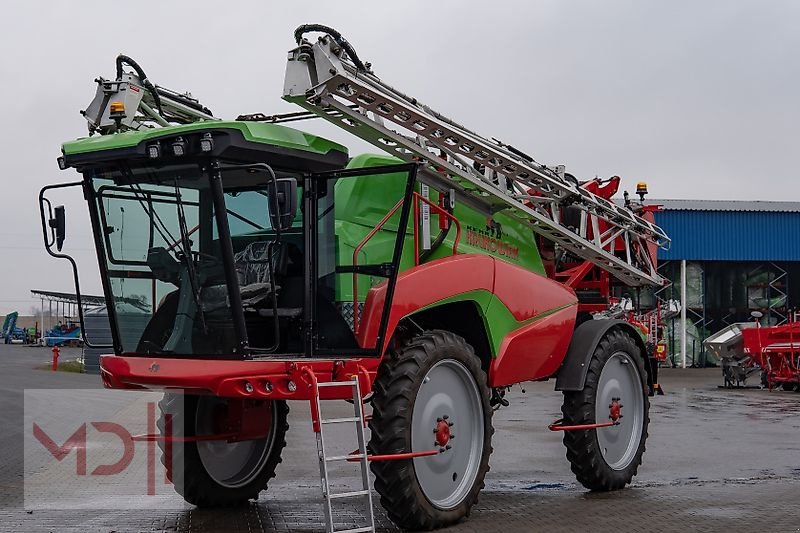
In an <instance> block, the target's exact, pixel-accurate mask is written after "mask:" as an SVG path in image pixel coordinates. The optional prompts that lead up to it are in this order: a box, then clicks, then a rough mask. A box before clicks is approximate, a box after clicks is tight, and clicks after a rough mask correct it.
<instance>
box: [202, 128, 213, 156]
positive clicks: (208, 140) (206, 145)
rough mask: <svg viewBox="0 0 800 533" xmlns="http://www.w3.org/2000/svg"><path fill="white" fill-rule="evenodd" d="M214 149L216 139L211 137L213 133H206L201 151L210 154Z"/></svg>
mask: <svg viewBox="0 0 800 533" xmlns="http://www.w3.org/2000/svg"><path fill="white" fill-rule="evenodd" d="M213 149H214V139H213V138H212V137H211V133H209V132H206V133H204V134H203V136H202V137H201V138H200V151H201V152H210V151H211V150H213Z"/></svg>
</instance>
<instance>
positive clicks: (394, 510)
mask: <svg viewBox="0 0 800 533" xmlns="http://www.w3.org/2000/svg"><path fill="white" fill-rule="evenodd" d="M374 393H375V394H374V396H373V400H372V406H373V411H372V419H371V421H370V429H371V431H372V437H371V440H370V443H369V449H370V453H372V454H379V455H383V454H395V453H404V452H409V451H414V452H419V451H427V450H432V449H439V450H440V451H441V453H439V454H438V455H436V456H433V457H418V458H414V459H403V460H394V461H374V462H372V463H371V468H372V472H373V473H374V474H375V490H376V491H377V492H378V494H380V497H381V498H380V499H381V505H383V507H384V509H386V512H387V514H388V515H389V518H390V519H391V520H392V521H393V522H394V523H395V524H397V525H398V526H400V527H402V528H404V529H415V530H419V529H426V530H428V529H434V528H439V527H444V526H447V525H450V524H454V523H456V522H458V521H459V520H461V519H462V518H464V517H465V516H468V515H469V512H470V510H471V509H472V506H473V505H475V503H476V502H477V501H478V493H479V492H480V490H481V489H482V488H483V480H484V477H485V476H486V472H487V471H488V470H489V455H490V454H491V452H492V447H491V439H492V433H493V432H494V430H493V428H492V409H491V407H490V405H489V388H488V386H487V379H486V373H485V372H484V371H483V369H481V365H480V361H479V360H478V358H477V357H476V356H475V352H474V350H473V349H472V346H470V345H469V344H468V343H467V342H466V341H465V340H464V339H462V338H461V337H459V336H457V335H454V334H452V333H450V332H447V331H440V330H435V331H428V332H425V333H423V334H422V335H420V336H418V337H416V338H414V339H413V340H412V341H411V342H410V343H409V344H407V345H406V346H404V347H403V348H402V349H400V350H399V351H398V352H397V353H394V354H392V355H387V356H386V357H385V358H384V360H383V362H382V363H381V366H380V367H379V369H378V376H377V379H376V381H375V387H374ZM456 436H457V437H458V438H457V439H456V438H455V437H456Z"/></svg>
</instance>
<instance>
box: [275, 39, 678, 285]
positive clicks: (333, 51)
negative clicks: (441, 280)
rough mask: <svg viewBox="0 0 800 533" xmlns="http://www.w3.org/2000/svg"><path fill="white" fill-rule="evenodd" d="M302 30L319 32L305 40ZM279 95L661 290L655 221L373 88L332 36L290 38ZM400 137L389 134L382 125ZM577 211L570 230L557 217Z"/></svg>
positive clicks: (396, 94) (661, 240)
mask: <svg viewBox="0 0 800 533" xmlns="http://www.w3.org/2000/svg"><path fill="white" fill-rule="evenodd" d="M305 31H325V32H327V33H326V35H324V36H323V37H321V38H320V39H319V40H318V41H317V42H316V43H314V44H312V43H310V42H309V41H307V40H305V39H303V38H302V34H303V33H304V32H305ZM295 37H296V39H297V41H298V47H297V48H295V49H294V50H291V51H290V52H289V59H288V64H287V68H286V78H285V81H284V95H283V98H284V99H285V100H287V101H290V102H294V103H296V104H298V105H300V106H301V107H303V108H305V109H306V110H307V111H309V112H311V113H313V114H314V115H316V116H319V117H322V118H324V119H325V120H327V121H329V122H331V123H333V124H335V125H337V126H338V127H340V128H342V129H344V130H346V131H349V132H351V133H353V134H354V135H356V136H358V137H360V138H361V139H363V140H365V141H367V142H369V143H371V144H373V145H375V146H377V147H378V148H380V149H382V150H384V151H386V152H388V153H389V154H391V155H393V156H396V157H398V158H400V159H403V160H406V161H422V162H425V163H427V165H425V168H423V169H422V179H423V181H424V182H426V183H428V184H431V185H432V186H434V187H436V188H438V189H439V190H443V191H448V190H450V189H454V190H456V191H458V192H459V193H460V194H459V200H460V201H464V202H467V203H468V204H470V205H472V206H474V207H476V208H478V209H481V210H483V211H484V212H486V213H487V214H489V215H491V214H492V213H495V212H497V211H501V210H506V211H508V212H510V214H512V216H514V217H515V218H518V219H519V220H522V221H527V222H528V223H529V224H530V225H531V227H532V229H533V230H534V231H535V232H537V233H538V234H539V235H541V236H543V237H544V238H546V239H548V240H550V241H552V242H554V243H556V244H557V245H559V246H560V247H562V248H563V249H565V250H567V251H569V252H570V253H572V254H574V255H576V256H578V257H581V258H583V259H585V260H588V261H590V262H592V264H594V265H597V266H598V267H600V268H602V269H604V270H607V271H608V272H610V273H611V274H613V275H614V276H615V277H617V278H618V279H620V280H621V281H623V282H625V283H626V284H628V285H631V286H642V285H661V284H662V283H663V278H662V277H661V276H660V275H659V274H658V272H657V271H656V268H655V265H654V264H653V259H652V256H651V252H652V248H653V245H655V246H658V247H666V246H668V244H669V237H667V235H666V233H665V232H664V231H663V230H662V229H661V228H659V227H658V226H657V225H656V224H654V223H652V222H649V221H647V220H645V219H644V218H642V217H640V216H638V215H637V214H635V213H634V212H633V211H632V210H631V209H629V208H628V207H626V206H622V205H617V204H615V203H614V202H612V201H610V200H606V199H605V198H601V197H599V196H597V195H595V194H592V193H591V192H589V191H587V190H585V189H584V188H582V187H580V186H579V185H578V184H577V182H574V181H572V180H570V179H567V176H566V175H565V173H564V167H563V166H559V167H555V168H552V167H547V166H544V165H541V164H539V163H537V162H536V161H534V160H533V158H531V157H530V156H528V155H526V154H524V153H523V152H521V151H519V150H517V149H516V148H514V147H513V146H510V145H507V144H504V143H502V142H500V141H498V140H496V139H492V140H489V139H486V138H484V137H482V136H480V135H478V134H476V133H474V132H472V131H470V130H468V129H466V128H465V127H463V126H461V125H460V124H457V123H456V122H454V121H452V120H450V119H448V118H446V117H444V116H443V115H441V114H440V113H437V112H436V111H434V110H433V109H431V108H430V107H428V106H426V105H424V104H423V103H422V102H420V101H419V100H417V99H416V98H412V97H410V96H407V95H405V94H403V93H401V92H400V91H398V90H396V89H394V88H393V87H391V86H389V85H387V84H385V83H384V82H382V81H381V80H380V79H379V78H378V77H377V76H375V75H374V74H373V73H372V71H371V70H370V69H369V66H368V65H364V64H363V63H361V61H360V60H358V59H357V57H356V58H355V59H354V56H355V52H354V51H353V50H352V47H350V46H349V44H348V43H346V41H344V40H343V39H342V38H341V36H340V35H339V34H338V33H337V32H335V30H331V29H330V28H324V27H320V26H306V27H302V26H301V27H300V28H298V30H297V32H295ZM390 125H391V126H393V127H395V128H399V130H400V131H396V130H394V129H390V127H389V126H390ZM568 208H569V209H578V210H579V217H578V218H577V219H576V218H575V217H571V220H578V223H577V225H574V223H573V224H567V223H565V222H564V220H562V213H563V212H564V211H565V210H566V209H568Z"/></svg>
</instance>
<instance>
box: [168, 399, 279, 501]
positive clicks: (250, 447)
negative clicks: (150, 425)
mask: <svg viewBox="0 0 800 533" xmlns="http://www.w3.org/2000/svg"><path fill="white" fill-rule="evenodd" d="M229 401H234V400H228V399H225V398H219V397H216V396H194V395H189V394H186V395H181V394H171V393H167V394H165V395H164V398H163V399H162V400H161V401H160V402H159V408H160V409H161V417H160V418H159V420H158V427H159V430H160V431H161V434H162V435H163V434H165V433H166V431H165V429H166V428H165V426H166V420H167V418H166V417H167V415H171V417H172V431H171V432H172V434H173V435H174V436H178V437H183V436H186V437H191V436H200V435H211V434H218V433H221V432H224V430H220V428H219V426H220V425H222V424H224V421H225V417H226V412H225V410H226V409H227V406H228V402H229ZM238 401H241V400H238ZM257 407H258V408H260V409H263V411H264V415H265V416H264V428H263V429H264V431H265V433H266V436H265V438H263V439H258V440H245V441H240V442H228V441H226V440H211V441H190V442H179V441H175V442H172V443H170V444H168V443H166V442H164V441H161V440H159V447H160V448H161V452H162V456H161V462H162V463H163V465H164V467H165V468H166V470H167V477H168V478H169V480H170V481H172V484H173V486H174V487H175V491H176V492H177V493H178V494H180V495H181V496H183V499H184V500H186V501H187V502H188V503H191V504H193V505H196V506H198V507H223V506H231V505H237V504H241V503H244V502H246V501H247V500H250V499H254V498H258V494H259V492H261V491H262V490H266V488H267V482H268V481H269V480H270V479H272V478H273V477H275V469H276V468H277V466H278V464H279V463H280V462H281V451H282V450H283V448H284V447H285V446H286V431H287V430H288V429H289V424H288V423H287V421H286V418H287V415H288V413H289V407H288V406H287V405H286V402H285V401H265V402H261V404H260V405H259V406H257Z"/></svg>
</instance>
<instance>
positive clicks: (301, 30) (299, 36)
mask: <svg viewBox="0 0 800 533" xmlns="http://www.w3.org/2000/svg"><path fill="white" fill-rule="evenodd" d="M315 31H318V32H320V33H327V34H328V35H330V37H331V39H333V41H334V42H335V43H336V44H338V45H339V46H341V47H342V49H343V50H344V51H345V52H347V56H348V57H349V58H350V60H351V61H352V62H353V64H354V65H355V66H356V68H357V69H358V70H360V71H362V72H369V69H368V68H367V67H366V66H365V65H364V63H362V62H361V60H360V59H359V58H358V54H356V50H355V48H353V45H351V44H350V43H349V42H347V39H345V38H344V37H343V36H342V34H341V33H339V32H338V31H336V30H334V29H333V28H331V27H330V26H323V25H322V24H303V25H302V26H299V27H298V28H297V29H296V30H294V40H295V42H297V44H300V41H302V40H303V34H305V33H310V32H315Z"/></svg>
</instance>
